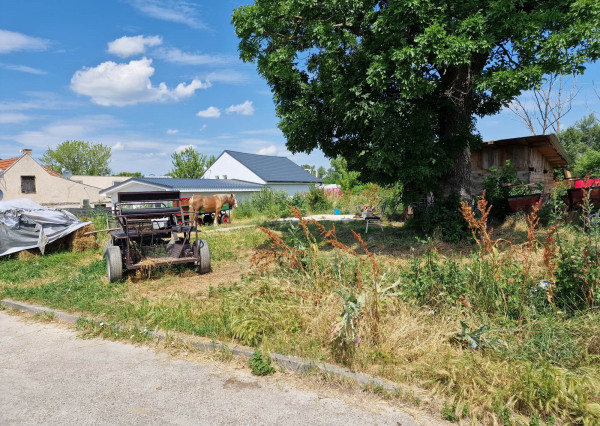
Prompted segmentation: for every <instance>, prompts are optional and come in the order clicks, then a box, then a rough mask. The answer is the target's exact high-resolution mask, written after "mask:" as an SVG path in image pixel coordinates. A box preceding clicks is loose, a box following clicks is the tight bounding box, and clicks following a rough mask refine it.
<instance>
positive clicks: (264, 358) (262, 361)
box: [248, 351, 275, 376]
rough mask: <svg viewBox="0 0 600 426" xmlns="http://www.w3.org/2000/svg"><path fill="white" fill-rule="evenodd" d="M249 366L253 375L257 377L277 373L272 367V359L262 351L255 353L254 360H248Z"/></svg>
mask: <svg viewBox="0 0 600 426" xmlns="http://www.w3.org/2000/svg"><path fill="white" fill-rule="evenodd" d="M248 365H249V366H250V370H252V374H254V375H255V376H270V375H271V374H273V373H274V372H275V368H274V367H273V366H272V365H271V357H270V356H269V355H267V354H264V355H263V353H262V352H261V351H254V355H253V356H252V358H250V359H249V360H248Z"/></svg>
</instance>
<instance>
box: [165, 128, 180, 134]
mask: <svg viewBox="0 0 600 426" xmlns="http://www.w3.org/2000/svg"><path fill="white" fill-rule="evenodd" d="M177 133H179V129H167V135H176V134H177Z"/></svg>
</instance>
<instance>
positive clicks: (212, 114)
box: [196, 106, 221, 118]
mask: <svg viewBox="0 0 600 426" xmlns="http://www.w3.org/2000/svg"><path fill="white" fill-rule="evenodd" d="M196 115H197V116H198V117H202V118H219V117H220V116H221V110H220V109H219V108H217V107H214V106H211V107H208V108H206V109H205V110H202V111H198V113H197V114H196Z"/></svg>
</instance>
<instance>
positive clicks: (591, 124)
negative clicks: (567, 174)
mask: <svg viewBox="0 0 600 426" xmlns="http://www.w3.org/2000/svg"><path fill="white" fill-rule="evenodd" d="M559 138H560V142H561V143H562V145H563V146H564V147H565V150H566V151H567V154H569V156H570V157H571V161H572V162H573V167H572V169H573V170H572V171H573V173H574V174H575V175H576V176H583V175H585V174H586V173H588V172H592V173H593V174H594V175H596V176H600V123H599V122H598V119H597V118H596V117H595V116H594V114H590V115H588V116H587V117H585V118H582V119H581V120H579V121H577V122H576V123H575V124H574V125H573V126H571V127H569V128H568V129H566V130H565V131H564V132H562V133H560V134H559Z"/></svg>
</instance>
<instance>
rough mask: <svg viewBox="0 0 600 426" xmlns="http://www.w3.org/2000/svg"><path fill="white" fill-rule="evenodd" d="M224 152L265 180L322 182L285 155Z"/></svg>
mask: <svg viewBox="0 0 600 426" xmlns="http://www.w3.org/2000/svg"><path fill="white" fill-rule="evenodd" d="M224 152H226V153H227V154H229V155H231V156H232V157H233V158H235V159H236V160H237V161H239V162H240V163H242V164H243V165H244V166H246V167H248V168H249V169H250V170H252V171H253V172H254V173H255V174H256V175H257V176H258V177H260V178H261V179H262V180H264V181H265V182H299V183H321V182H322V181H321V179H319V178H317V177H315V176H313V175H311V174H310V173H309V172H307V171H306V170H304V169H303V168H302V167H300V166H299V165H297V164H296V163H294V162H293V161H292V160H290V159H289V158H287V157H277V156H274V155H259V154H248V153H245V152H238V151H229V150H225V151H224Z"/></svg>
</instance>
